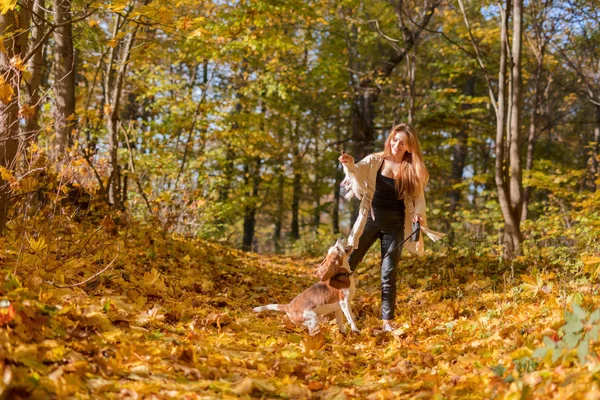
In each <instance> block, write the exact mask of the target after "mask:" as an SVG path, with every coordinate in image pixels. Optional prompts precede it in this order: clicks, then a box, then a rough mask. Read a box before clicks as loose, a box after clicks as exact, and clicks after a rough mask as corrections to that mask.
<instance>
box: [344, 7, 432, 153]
mask: <svg viewBox="0 0 600 400" xmlns="http://www.w3.org/2000/svg"><path fill="white" fill-rule="evenodd" d="M437 6H438V3H437V1H432V2H431V3H430V4H428V5H427V7H426V9H425V10H424V13H423V15H422V19H421V20H420V21H418V25H417V27H418V28H417V29H416V30H415V31H411V32H405V31H406V30H408V28H406V27H405V26H402V27H401V28H402V30H403V37H404V38H405V40H404V43H403V45H404V47H403V48H402V49H399V48H397V47H395V48H394V49H393V50H392V52H391V53H390V54H388V55H387V56H386V57H384V58H383V59H381V60H379V65H378V66H377V67H376V68H375V71H373V73H372V74H369V75H367V76H365V77H364V78H362V79H361V80H360V83H359V85H358V87H357V88H354V90H355V92H356V94H355V98H354V107H353V111H354V115H353V118H352V121H353V138H354V154H353V156H354V158H355V159H356V160H357V161H358V160H361V159H362V158H364V157H365V156H366V155H368V154H369V153H371V152H373V141H374V139H375V103H377V100H378V99H379V94H380V93H381V88H380V85H378V84H377V83H376V82H377V81H378V80H379V79H385V78H388V77H389V76H390V75H391V74H392V72H393V71H394V69H395V68H396V66H397V65H398V64H399V63H400V62H401V61H402V60H404V59H406V57H407V55H408V54H410V52H411V50H412V48H413V46H415V43H416V42H417V40H418V39H419V36H420V35H421V32H423V30H424V29H426V28H427V25H428V24H429V21H430V20H431V17H432V16H433V13H434V12H435V9H436V8H437ZM403 7H404V5H403V2H398V4H397V5H396V8H397V10H396V11H397V14H398V16H399V19H400V21H401V22H400V23H401V24H403V22H402V18H404V17H403V15H404V13H406V10H404V9H403Z"/></svg>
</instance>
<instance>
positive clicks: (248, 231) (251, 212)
mask: <svg viewBox="0 0 600 400" xmlns="http://www.w3.org/2000/svg"><path fill="white" fill-rule="evenodd" d="M253 161H254V168H252V166H251V165H249V164H250V162H251V160H248V162H247V163H246V164H245V165H244V172H245V177H246V178H245V179H246V185H247V186H250V184H251V183H252V190H251V191H249V192H248V193H247V198H248V200H247V202H248V203H247V204H246V205H245V206H244V237H243V240H242V250H244V251H250V250H252V242H253V241H254V230H255V227H256V212H257V209H258V207H257V199H258V188H259V185H260V166H261V164H262V160H261V159H260V157H254V159H253Z"/></svg>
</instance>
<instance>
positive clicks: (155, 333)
mask: <svg viewBox="0 0 600 400" xmlns="http://www.w3.org/2000/svg"><path fill="white" fill-rule="evenodd" d="M101 227H102V229H97V230H94V229H92V228H89V227H88V228H84V227H83V226H82V225H80V224H76V223H72V224H71V225H68V226H65V227H64V228H61V230H62V233H61V234H58V235H56V236H54V237H53V238H52V240H49V239H47V238H46V239H44V237H43V236H42V235H40V236H39V237H38V238H34V237H33V236H28V235H26V234H21V235H18V236H14V237H10V236H9V237H7V238H5V239H4V242H3V243H1V246H0V248H1V249H2V250H0V265H1V267H0V276H1V277H2V278H3V280H2V282H0V300H2V299H4V300H9V301H10V303H11V306H12V307H14V310H15V311H16V315H15V316H14V318H13V319H12V320H11V321H10V322H4V323H3V324H2V325H3V326H0V393H2V395H0V397H2V396H3V397H4V398H7V399H19V398H23V399H25V398H34V399H35V398H44V399H45V398H66V397H74V398H99V397H106V398H131V399H137V398H189V399H194V398H251V397H257V398H291V399H303V398H327V399H330V398H335V399H344V398H369V399H387V398H411V399H414V398H423V399H429V398H436V399H445V398H475V399H478V398H486V399H487V398H550V397H554V398H560V399H566V398H599V397H600V394H599V393H600V392H599V390H598V383H597V379H598V377H599V376H600V375H599V373H598V371H600V362H599V360H598V357H596V356H595V355H594V356H591V355H590V356H588V358H587V363H586V364H585V365H582V364H581V363H580V362H578V361H577V357H572V356H569V355H568V354H567V355H566V356H565V357H564V359H563V360H562V361H561V360H558V361H557V362H554V363H552V362H551V361H550V360H548V359H539V358H535V357H533V356H532V353H533V351H534V350H535V349H537V348H540V347H543V344H542V339H543V337H544V336H548V337H550V338H551V339H552V340H554V341H556V340H558V338H559V337H560V336H561V335H562V334H563V333H564V332H563V331H562V330H561V329H560V328H561V326H563V324H564V317H563V315H564V310H565V307H566V305H567V301H571V300H572V297H573V296H572V295H571V298H569V299H568V298H567V296H568V293H579V295H578V296H579V297H581V298H583V300H584V304H583V305H584V308H586V309H592V308H596V305H595V302H596V301H597V300H596V298H595V297H594V296H593V294H594V293H595V292H593V291H594V290H596V288H595V287H594V286H589V285H583V286H582V287H574V286H573V285H575V283H574V282H575V281H571V282H570V283H561V282H560V280H559V279H558V278H556V277H555V275H554V274H553V273H552V270H551V269H550V268H549V264H546V263H545V262H544V261H543V260H540V259H537V260H528V259H523V260H520V261H519V263H516V264H512V265H499V263H498V259H497V258H496V259H494V258H490V257H491V256H483V255H480V256H478V255H477V254H474V253H472V252H469V251H468V250H460V249H453V250H452V251H450V250H448V249H446V250H444V251H442V252H441V253H439V254H436V255H430V256H428V257H424V258H412V257H404V259H403V261H402V262H401V266H400V272H399V282H398V300H397V317H396V321H395V322H396V326H397V327H398V329H397V330H396V331H395V332H393V333H383V332H381V331H379V329H378V328H379V327H380V321H379V319H378V316H379V304H380V301H379V295H380V294H379V293H380V292H379V284H378V279H379V273H378V271H377V267H376V265H377V257H375V256H373V257H371V258H368V259H367V261H366V262H365V263H364V264H363V265H362V266H361V267H359V268H360V269H359V279H358V290H357V295H356V297H355V299H354V302H353V309H354V312H355V314H356V317H357V323H358V325H359V328H361V329H362V333H361V334H360V335H356V334H348V335H346V336H344V335H342V334H340V332H339V331H338V327H337V325H336V324H335V322H334V318H331V319H330V320H329V321H328V322H325V323H323V324H322V326H321V333H320V334H318V335H316V336H314V337H311V336H309V335H308V334H307V332H306V331H305V329H304V328H301V327H295V326H293V325H291V324H290V323H289V322H288V320H287V317H286V316H285V314H283V313H276V312H265V313H262V314H259V315H257V314H254V313H253V311H252V308H253V307H255V306H257V305H264V304H268V303H272V302H280V303H284V302H288V301H289V300H290V299H292V298H293V297H294V296H296V295H297V294H298V293H300V292H301V291H302V290H303V289H304V288H306V287H308V286H310V285H312V284H313V283H314V281H315V278H313V277H312V271H313V269H314V267H315V266H316V265H317V264H318V263H319V261H320V259H317V258H312V259H304V258H297V259H293V258H286V257H274V256H273V257H267V256H257V255H255V254H244V253H242V252H239V251H235V250H231V249H227V248H224V247H222V246H219V245H217V244H212V243H208V242H203V241H200V240H191V239H184V238H178V237H169V236H167V237H163V236H162V235H161V234H160V233H159V232H158V231H157V230H153V229H149V228H143V227H141V226H139V225H136V224H132V225H130V226H129V227H128V228H127V229H120V230H119V231H118V232H117V228H116V227H115V226H114V223H113V222H112V221H111V220H108V221H107V220H105V221H104V222H103V224H102V225H101ZM74 238H78V239H77V240H75V239H74ZM113 260H114V261H113ZM111 262H113V264H112V265H110V267H109V268H108V269H107V270H106V271H105V272H103V273H102V274H100V275H99V276H98V277H97V278H95V279H92V280H90V281H89V282H87V283H84V284H81V285H79V286H74V287H62V286H69V285H74V284H77V283H80V282H83V281H85V280H86V279H87V278H89V277H91V276H93V275H94V274H95V273H97V272H98V271H101V270H102V269H104V268H105V267H106V266H108V265H109V263H111ZM534 267H535V268H536V269H537V270H540V271H545V272H544V274H539V275H536V274H535V273H532V272H531V271H532V269H533V268H534ZM556 267H557V268H560V266H556ZM13 273H14V274H15V275H13ZM569 285H570V286H569ZM3 312H4V314H5V315H4V320H5V321H6V320H8V319H9V318H8V317H6V313H7V311H6V308H5V309H4V311H3ZM0 320H1V319H0ZM590 354H591V352H590Z"/></svg>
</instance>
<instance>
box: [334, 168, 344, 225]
mask: <svg viewBox="0 0 600 400" xmlns="http://www.w3.org/2000/svg"><path fill="white" fill-rule="evenodd" d="M343 179H344V171H343V170H342V167H341V165H338V166H337V168H336V170H335V184H334V186H333V211H332V214H331V224H332V225H333V226H332V228H333V233H334V234H335V235H337V234H339V233H340V197H341V194H340V185H341V184H342V180H343Z"/></svg>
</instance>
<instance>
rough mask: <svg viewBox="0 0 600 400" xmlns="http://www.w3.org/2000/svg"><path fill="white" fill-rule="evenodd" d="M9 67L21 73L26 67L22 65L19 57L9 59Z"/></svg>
mask: <svg viewBox="0 0 600 400" xmlns="http://www.w3.org/2000/svg"><path fill="white" fill-rule="evenodd" d="M10 65H12V66H13V67H15V68H16V69H18V70H19V71H21V72H23V71H25V68H27V65H25V64H24V63H23V59H22V58H21V57H20V56H14V57H13V58H11V59H10Z"/></svg>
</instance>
